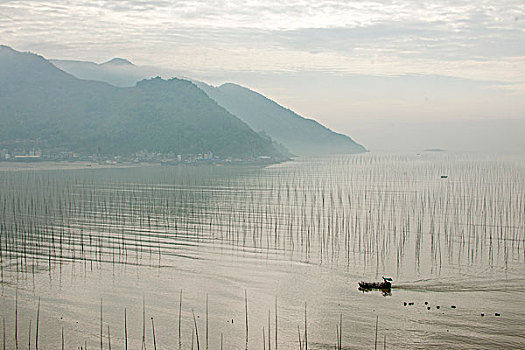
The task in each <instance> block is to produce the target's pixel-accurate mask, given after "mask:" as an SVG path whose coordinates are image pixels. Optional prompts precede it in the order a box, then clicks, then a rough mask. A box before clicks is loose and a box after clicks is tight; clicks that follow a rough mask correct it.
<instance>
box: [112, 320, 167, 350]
mask: <svg viewBox="0 0 525 350" xmlns="http://www.w3.org/2000/svg"><path fill="white" fill-rule="evenodd" d="M151 329H152V332H153V350H157V339H156V337H155V323H153V317H152V318H151ZM110 350H111V349H110Z"/></svg>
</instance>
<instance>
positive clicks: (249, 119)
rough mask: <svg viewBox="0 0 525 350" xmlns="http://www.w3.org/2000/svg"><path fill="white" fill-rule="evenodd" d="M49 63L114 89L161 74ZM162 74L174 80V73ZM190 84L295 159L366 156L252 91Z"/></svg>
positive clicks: (139, 69)
mask: <svg viewBox="0 0 525 350" xmlns="http://www.w3.org/2000/svg"><path fill="white" fill-rule="evenodd" d="M52 62H53V64H55V65H56V66H57V67H59V68H61V69H63V70H64V71H66V72H69V73H71V74H73V75H75V76H76V77H79V78H82V79H90V80H98V81H105V82H107V83H110V84H113V85H116V86H133V85H134V84H135V82H137V81H139V80H141V79H142V78H146V77H152V76H156V75H158V74H160V73H161V72H160V71H159V69H155V68H148V67H138V66H134V65H125V66H113V65H111V66H108V65H107V64H96V63H92V62H81V61H62V60H52ZM110 62H111V61H110ZM128 62H129V61H128ZM164 73H165V74H168V75H169V76H173V72H164ZM179 76H180V75H179ZM192 81H193V82H194V83H195V84H196V85H197V86H198V87H200V88H201V89H202V90H203V91H205V92H206V94H207V95H208V96H209V97H211V98H212V99H214V100H215V101H216V102H217V103H218V104H219V105H220V106H222V107H224V108H225V109H226V110H228V111H229V112H230V113H232V114H233V115H235V116H236V117H238V118H239V119H241V120H242V121H244V122H245V123H247V124H248V125H249V126H250V127H251V128H252V129H254V130H255V131H257V132H260V133H263V134H265V135H267V136H268V137H270V138H271V139H272V140H274V141H275V142H276V143H278V144H281V145H284V147H286V148H287V149H288V150H289V151H290V152H291V153H293V154H295V155H303V156H308V155H327V154H337V153H359V152H366V149H365V148H364V147H363V146H361V145H359V144H357V143H356V142H354V141H353V140H352V139H351V138H350V137H348V136H346V135H343V134H339V133H336V132H334V131H332V130H330V129H328V128H326V127H324V126H323V125H322V124H320V123H318V122H317V121H315V120H313V119H307V118H303V117H302V116H300V115H298V114H296V113H294V112H293V111H291V110H289V109H287V108H285V107H282V106H280V105H278V104H277V103H275V102H274V101H272V100H270V99H268V98H266V97H264V96H262V95H261V94H259V93H257V92H255V91H252V90H249V89H247V88H244V87H242V86H239V85H236V84H231V83H228V84H224V85H222V86H219V87H213V86H210V85H208V84H205V83H203V82H199V81H196V80H192Z"/></svg>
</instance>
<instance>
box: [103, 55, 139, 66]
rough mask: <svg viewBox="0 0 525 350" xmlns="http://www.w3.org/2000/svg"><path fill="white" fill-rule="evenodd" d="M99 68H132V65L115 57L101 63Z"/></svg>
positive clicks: (123, 59)
mask: <svg viewBox="0 0 525 350" xmlns="http://www.w3.org/2000/svg"><path fill="white" fill-rule="evenodd" d="M100 66H120V67H121V66H134V64H133V63H131V62H130V61H128V60H127V59H125V58H119V57H115V58H113V59H111V60H109V61H107V62H104V63H101V64H100Z"/></svg>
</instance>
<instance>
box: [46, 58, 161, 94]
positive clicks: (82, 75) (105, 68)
mask: <svg viewBox="0 0 525 350" xmlns="http://www.w3.org/2000/svg"><path fill="white" fill-rule="evenodd" d="M49 61H50V62H51V63H53V65H55V66H56V67H58V68H59V69H61V70H63V71H65V72H68V73H70V74H72V75H74V76H75V77H77V78H79V79H85V80H97V81H103V82H106V83H108V84H111V85H114V86H119V87H133V86H135V84H136V83H137V82H138V81H140V80H143V79H147V78H153V77H156V76H158V75H159V72H158V70H156V69H150V68H144V67H138V66H136V65H134V64H133V63H131V62H130V61H128V60H126V59H123V58H113V59H112V60H110V61H107V62H104V63H94V62H89V61H72V60H49Z"/></svg>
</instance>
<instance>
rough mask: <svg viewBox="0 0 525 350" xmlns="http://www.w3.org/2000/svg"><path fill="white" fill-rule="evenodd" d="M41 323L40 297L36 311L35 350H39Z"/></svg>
mask: <svg viewBox="0 0 525 350" xmlns="http://www.w3.org/2000/svg"><path fill="white" fill-rule="evenodd" d="M39 323H40V297H38V308H37V310H36V334H35V348H36V350H38V325H39ZM4 349H5V347H4Z"/></svg>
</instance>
